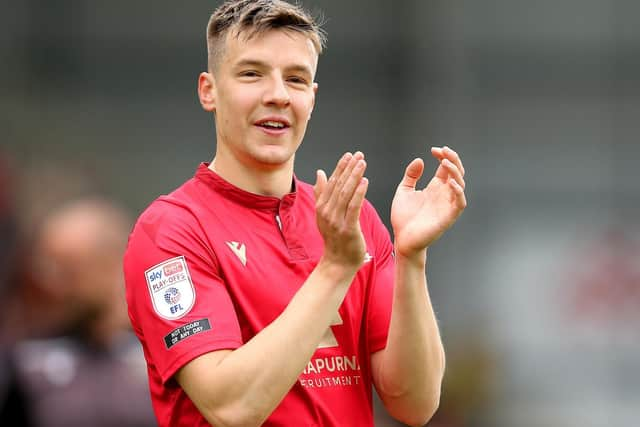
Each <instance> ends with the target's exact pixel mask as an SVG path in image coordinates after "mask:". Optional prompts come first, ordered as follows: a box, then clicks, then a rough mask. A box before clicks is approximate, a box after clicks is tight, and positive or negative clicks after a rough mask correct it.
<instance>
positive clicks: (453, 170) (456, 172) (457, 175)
mask: <svg viewBox="0 0 640 427" xmlns="http://www.w3.org/2000/svg"><path fill="white" fill-rule="evenodd" d="M440 164H441V165H442V167H443V168H445V169H446V170H447V171H448V173H449V176H450V177H451V178H453V179H455V180H456V182H457V183H458V185H460V187H462V188H463V189H464V188H465V182H464V178H463V177H462V172H461V171H460V169H458V167H457V166H456V165H455V164H453V162H452V161H451V160H449V159H444V160H443V161H442V163H440Z"/></svg>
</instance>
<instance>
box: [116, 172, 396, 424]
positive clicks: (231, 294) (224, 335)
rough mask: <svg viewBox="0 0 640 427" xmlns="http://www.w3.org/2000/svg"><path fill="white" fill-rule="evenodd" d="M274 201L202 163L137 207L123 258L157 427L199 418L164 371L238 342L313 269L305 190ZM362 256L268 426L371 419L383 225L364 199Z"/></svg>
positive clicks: (381, 319) (389, 271)
mask: <svg viewBox="0 0 640 427" xmlns="http://www.w3.org/2000/svg"><path fill="white" fill-rule="evenodd" d="M294 185H295V191H294V192H292V193H290V194H287V195H286V196H285V197H283V198H282V199H278V198H275V197H265V196H259V195H256V194H252V193H248V192H246V191H243V190H241V189H239V188H237V187H235V186H233V185H231V184H230V183H228V182H226V181H225V180H223V179H222V178H221V177H219V176H218V175H216V174H215V173H214V172H212V171H211V170H209V169H208V167H207V164H204V163H203V164H201V165H200V166H199V168H198V170H197V171H196V174H195V176H194V177H193V178H192V179H190V180H189V181H187V182H186V183H185V184H183V185H182V186H181V187H180V188H178V189H177V190H175V191H174V192H172V193H171V194H169V195H168V196H163V197H160V198H158V199H157V200H155V201H154V202H153V203H152V204H151V205H150V206H149V207H148V208H147V209H146V210H145V211H144V212H143V214H142V215H141V216H140V218H139V219H138V221H137V223H136V225H135V227H134V229H133V231H132V233H131V235H130V237H129V244H128V248H127V252H126V254H125V258H124V270H125V278H126V287H127V289H126V293H127V303H128V305H129V317H130V319H131V323H132V325H133V328H134V330H135V332H136V334H137V336H138V338H139V339H140V341H141V343H142V347H143V349H144V353H145V357H146V360H147V366H148V374H149V384H150V390H151V397H152V401H153V406H154V410H155V413H156V416H157V418H158V423H159V425H160V426H171V427H175V426H189V427H193V426H206V425H208V423H207V422H206V420H205V419H204V417H202V415H200V413H199V412H198V410H197V409H196V407H195V406H194V405H193V403H192V402H191V400H190V399H189V398H188V397H187V395H186V394H185V393H184V391H183V390H182V389H181V388H180V387H179V386H178V384H177V383H176V382H175V380H174V379H172V376H173V375H174V373H175V372H176V371H177V370H178V369H179V368H181V367H182V366H184V365H185V364H186V363H188V362H189V361H190V360H192V359H194V358H195V357H197V356H199V355H202V354H204V353H207V352H210V351H214V350H221V349H235V348H238V347H240V346H241V345H242V344H243V343H244V342H246V341H248V340H249V339H250V338H251V337H253V336H254V335H255V334H257V333H258V332H260V331H261V330H262V329H263V328H264V327H265V326H267V325H268V324H269V323H271V322H272V321H273V320H274V319H275V318H276V317H277V316H278V315H280V313H281V312H282V311H283V310H284V308H285V307H286V306H287V304H288V303H289V301H290V300H291V298H292V297H293V295H294V294H295V292H296V291H297V290H298V289H299V288H300V286H301V285H302V284H303V283H304V281H305V280H306V279H307V277H308V276H309V274H310V273H311V271H312V270H313V269H314V267H315V266H316V264H317V262H318V260H319V259H320V256H321V255H322V251H323V240H322V237H321V235H320V233H319V231H318V229H317V226H316V219H315V198H314V194H313V187H312V186H310V185H309V184H306V183H303V182H301V181H299V180H297V179H295V180H294ZM360 222H361V228H362V231H363V234H364V236H365V240H366V245H367V259H366V262H365V264H364V265H363V266H362V267H361V269H360V271H359V272H358V273H357V275H356V277H355V279H354V281H353V283H352V284H351V287H350V288H349V291H348V292H347V295H346V297H345V299H344V301H343V303H342V305H341V306H340V308H339V310H338V313H336V317H335V321H334V322H333V325H332V326H331V327H330V328H329V329H328V330H327V333H326V334H325V336H324V338H323V340H322V342H321V344H320V346H319V347H318V349H317V350H316V352H315V353H314V355H313V357H312V358H311V360H310V361H309V363H308V365H307V367H306V369H305V370H304V371H303V372H302V373H301V375H300V377H299V379H298V381H297V382H296V383H295V385H294V386H293V387H292V389H291V390H290V391H289V393H288V394H287V395H286V396H285V398H284V399H283V401H282V402H281V403H280V405H279V406H278V407H277V408H276V409H275V411H274V412H273V413H272V415H271V416H270V417H269V418H268V420H267V421H266V423H265V424H264V425H267V426H284V425H296V426H368V425H369V426H372V425H373V409H372V394H371V393H372V389H371V366H370V360H371V354H372V353H373V352H375V351H378V350H380V349H382V348H384V346H385V344H386V339H387V330H388V326H389V318H390V314H391V297H392V292H393V290H392V289H393V268H394V263H393V258H392V244H391V241H390V238H389V233H388V231H387V229H386V228H385V226H384V224H383V223H382V221H381V220H380V218H379V217H378V215H377V213H376V212H375V210H374V208H373V207H372V206H371V205H370V204H369V203H368V202H365V204H364V206H363V208H362V213H361V219H360Z"/></svg>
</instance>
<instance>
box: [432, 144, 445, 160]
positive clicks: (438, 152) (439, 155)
mask: <svg viewBox="0 0 640 427" xmlns="http://www.w3.org/2000/svg"><path fill="white" fill-rule="evenodd" d="M431 155H432V156H433V157H435V158H436V159H438V161H442V159H444V153H443V152H442V147H431Z"/></svg>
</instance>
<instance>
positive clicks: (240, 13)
mask: <svg viewBox="0 0 640 427" xmlns="http://www.w3.org/2000/svg"><path fill="white" fill-rule="evenodd" d="M273 29H284V30H290V31H296V32H299V33H303V34H305V35H307V36H308V37H309V39H310V40H311V42H312V43H313V45H314V47H315V49H316V52H317V53H318V55H320V54H321V53H322V50H323V48H324V46H325V44H326V41H327V38H326V33H325V32H324V30H323V29H322V28H321V23H319V22H317V21H316V19H314V18H313V17H312V16H311V15H310V14H309V13H307V12H306V11H305V10H304V9H303V8H302V7H301V6H299V5H293V4H290V3H287V2H285V1H283V0H227V1H225V2H224V3H223V4H222V5H221V6H220V7H218V8H217V9H216V10H215V11H214V12H213V14H212V15H211V18H210V19H209V23H208V25H207V54H208V68H209V71H214V70H215V68H216V65H217V63H218V61H219V60H220V58H221V57H222V54H223V53H224V46H225V41H226V37H227V35H228V34H229V33H230V32H231V31H236V33H237V35H240V34H242V35H243V36H245V37H247V38H251V37H254V36H256V35H259V34H260V33H264V32H266V31H269V30H273Z"/></svg>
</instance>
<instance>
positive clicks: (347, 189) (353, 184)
mask: <svg viewBox="0 0 640 427" xmlns="http://www.w3.org/2000/svg"><path fill="white" fill-rule="evenodd" d="M366 168H367V163H366V162H365V161H364V160H362V159H360V160H358V161H357V162H356V164H355V165H354V167H353V169H351V173H350V175H349V176H348V177H347V179H346V180H345V182H344V185H343V186H342V187H341V188H336V192H337V198H336V205H335V206H334V209H335V210H336V213H337V215H338V216H339V217H343V216H345V215H346V211H347V209H348V207H349V204H350V203H351V200H352V199H353V195H354V193H355V191H356V190H357V188H358V186H359V184H360V181H362V178H363V177H364V171H365V169H366Z"/></svg>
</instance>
